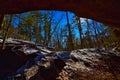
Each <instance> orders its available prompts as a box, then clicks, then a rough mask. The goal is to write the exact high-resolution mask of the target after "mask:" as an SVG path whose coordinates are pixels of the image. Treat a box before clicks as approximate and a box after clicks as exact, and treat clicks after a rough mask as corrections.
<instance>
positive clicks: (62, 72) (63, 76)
mask: <svg viewBox="0 0 120 80" xmlns="http://www.w3.org/2000/svg"><path fill="white" fill-rule="evenodd" d="M1 42H2V39H0V45H2V43H1ZM0 80H120V52H119V51H117V50H114V49H110V50H105V49H97V48H87V49H77V50H73V51H54V50H53V49H52V48H48V47H47V48H46V47H42V46H41V45H38V44H35V43H33V42H29V41H25V40H20V39H12V38H8V39H7V41H6V49H5V50H0Z"/></svg>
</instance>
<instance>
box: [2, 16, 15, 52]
mask: <svg viewBox="0 0 120 80" xmlns="http://www.w3.org/2000/svg"><path fill="white" fill-rule="evenodd" d="M12 18H13V15H10V20H9V23H8V26H7V30H6V32H5V36H4V37H3V43H2V50H4V49H5V42H6V39H7V36H8V33H9V30H10V26H11V22H12ZM4 27H5V25H4Z"/></svg>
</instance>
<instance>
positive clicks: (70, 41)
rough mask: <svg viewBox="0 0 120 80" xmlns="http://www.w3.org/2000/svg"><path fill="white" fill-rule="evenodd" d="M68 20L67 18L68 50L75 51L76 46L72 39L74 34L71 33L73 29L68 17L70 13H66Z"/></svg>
mask: <svg viewBox="0 0 120 80" xmlns="http://www.w3.org/2000/svg"><path fill="white" fill-rule="evenodd" d="M66 18H67V27H68V33H69V36H68V48H69V50H73V49H74V45H73V39H72V32H71V27H70V23H69V17H68V12H66Z"/></svg>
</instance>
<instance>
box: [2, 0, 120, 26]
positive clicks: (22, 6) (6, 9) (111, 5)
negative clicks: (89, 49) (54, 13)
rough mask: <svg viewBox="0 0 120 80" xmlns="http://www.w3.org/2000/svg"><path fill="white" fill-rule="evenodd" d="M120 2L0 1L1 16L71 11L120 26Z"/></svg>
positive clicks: (96, 0)
mask: <svg viewBox="0 0 120 80" xmlns="http://www.w3.org/2000/svg"><path fill="white" fill-rule="evenodd" d="M119 5H120V0H0V14H13V13H23V12H27V11H32V10H60V11H71V12H74V13H75V14H76V15H78V16H80V17H86V18H91V19H94V20H97V21H100V22H103V23H106V24H112V25H115V26H120V9H119Z"/></svg>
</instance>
